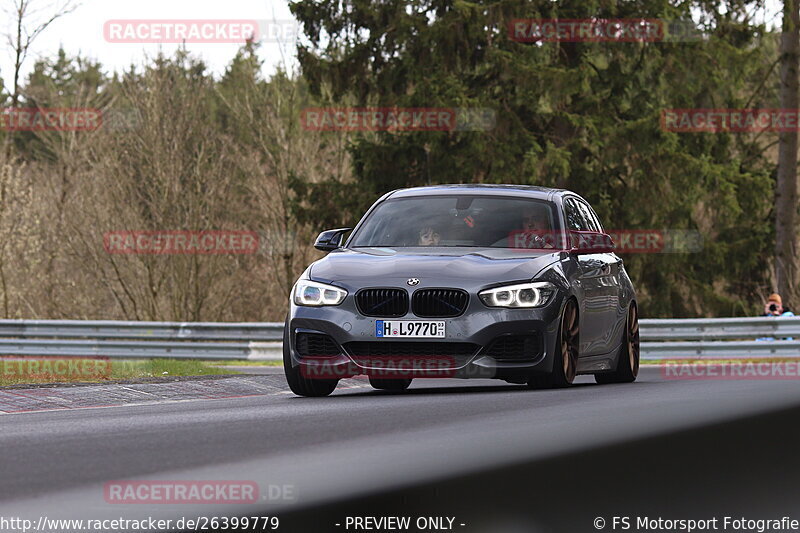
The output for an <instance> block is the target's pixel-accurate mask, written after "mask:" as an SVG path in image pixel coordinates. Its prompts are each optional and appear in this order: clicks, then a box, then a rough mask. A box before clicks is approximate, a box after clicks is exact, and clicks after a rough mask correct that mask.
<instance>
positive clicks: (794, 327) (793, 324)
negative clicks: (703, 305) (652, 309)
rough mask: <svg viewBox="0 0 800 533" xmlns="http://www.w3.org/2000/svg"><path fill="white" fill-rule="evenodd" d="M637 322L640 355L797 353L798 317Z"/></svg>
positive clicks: (728, 356)
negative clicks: (640, 348)
mask: <svg viewBox="0 0 800 533" xmlns="http://www.w3.org/2000/svg"><path fill="white" fill-rule="evenodd" d="M639 324H640V339H641V343H642V359H688V358H697V357H707V358H725V359H737V358H750V357H753V358H755V357H800V317H747V318H656V319H645V320H641V321H640V322H639ZM757 339H761V340H757ZM785 339H793V340H785Z"/></svg>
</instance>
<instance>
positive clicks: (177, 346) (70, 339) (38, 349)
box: [0, 317, 800, 360]
mask: <svg viewBox="0 0 800 533" xmlns="http://www.w3.org/2000/svg"><path fill="white" fill-rule="evenodd" d="M640 328H641V329H640V332H641V341H642V358H643V359H680V358H698V357H714V358H731V359H733V358H743V357H800V317H774V318H773V317H753V318H712V319H709V318H696V319H695V318H691V319H643V320H641V321H640ZM282 338H283V324H282V323H279V322H132V321H116V320H0V354H3V355H20V356H24V355H34V356H64V357H78V356H104V357H120V358H123V357H128V358H151V357H164V358H191V359H269V360H279V359H280V358H281V342H282ZM756 339H767V340H756ZM770 339H772V340H770ZM785 339H793V340H785Z"/></svg>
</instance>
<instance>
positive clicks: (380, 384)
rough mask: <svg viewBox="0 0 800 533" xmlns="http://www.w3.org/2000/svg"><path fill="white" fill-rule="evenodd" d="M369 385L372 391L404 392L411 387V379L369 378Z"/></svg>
mask: <svg viewBox="0 0 800 533" xmlns="http://www.w3.org/2000/svg"><path fill="white" fill-rule="evenodd" d="M369 384H370V385H372V388H373V389H378V390H391V391H398V392H399V391H404V390H406V389H407V388H408V387H409V386H410V385H411V379H410V378H408V379H378V378H369Z"/></svg>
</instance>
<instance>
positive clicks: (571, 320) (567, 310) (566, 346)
mask: <svg viewBox="0 0 800 533" xmlns="http://www.w3.org/2000/svg"><path fill="white" fill-rule="evenodd" d="M637 334H638V333H637ZM561 364H562V365H563V367H564V381H566V383H567V384H570V383H572V382H573V381H574V380H575V374H576V373H577V369H578V307H577V305H575V301H574V300H570V301H568V302H567V305H566V306H565V307H564V316H563V317H562V318H561Z"/></svg>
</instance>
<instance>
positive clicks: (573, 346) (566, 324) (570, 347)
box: [528, 300, 580, 388]
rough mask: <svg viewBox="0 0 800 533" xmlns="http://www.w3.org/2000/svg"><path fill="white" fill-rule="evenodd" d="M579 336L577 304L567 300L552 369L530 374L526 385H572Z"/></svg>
mask: <svg viewBox="0 0 800 533" xmlns="http://www.w3.org/2000/svg"><path fill="white" fill-rule="evenodd" d="M579 338H580V324H579V320H578V305H577V304H576V303H575V300H568V301H567V304H566V305H565V306H564V311H563V312H562V314H561V325H560V326H559V328H558V341H557V342H556V353H555V358H554V360H553V370H552V371H551V372H550V373H549V374H540V375H534V376H531V378H530V379H529V380H528V385H529V386H531V387H534V388H549V387H569V386H570V385H572V382H573V381H574V380H575V375H576V374H577V369H578V354H579V343H578V340H579Z"/></svg>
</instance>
